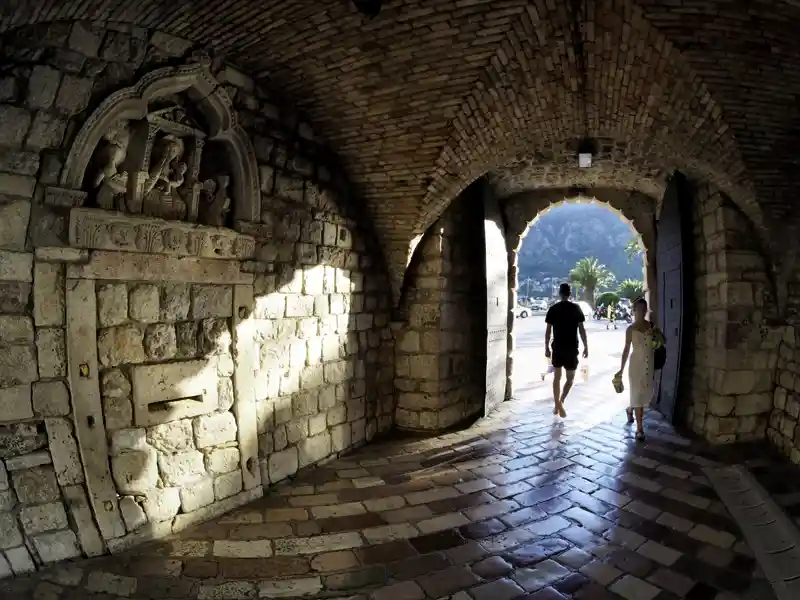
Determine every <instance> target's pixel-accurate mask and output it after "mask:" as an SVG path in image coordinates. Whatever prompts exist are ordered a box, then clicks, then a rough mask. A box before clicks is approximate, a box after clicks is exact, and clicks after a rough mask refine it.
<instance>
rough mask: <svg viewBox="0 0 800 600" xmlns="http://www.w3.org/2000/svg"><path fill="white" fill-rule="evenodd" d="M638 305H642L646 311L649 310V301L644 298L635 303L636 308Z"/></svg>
mask: <svg viewBox="0 0 800 600" xmlns="http://www.w3.org/2000/svg"><path fill="white" fill-rule="evenodd" d="M637 304H641V305H642V306H643V307H644V309H645V310H647V300H645V299H644V298H637V299H636V300H634V301H633V307H634V308H636V305H637Z"/></svg>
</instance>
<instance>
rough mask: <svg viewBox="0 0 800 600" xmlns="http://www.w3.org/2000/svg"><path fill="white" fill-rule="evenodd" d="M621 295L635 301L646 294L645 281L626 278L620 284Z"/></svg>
mask: <svg viewBox="0 0 800 600" xmlns="http://www.w3.org/2000/svg"><path fill="white" fill-rule="evenodd" d="M619 295H620V296H622V297H623V298H627V299H628V300H630V301H631V302H633V301H634V300H636V299H637V298H641V297H642V296H644V283H642V282H641V281H637V280H635V279H626V280H625V281H623V282H622V283H620V284H619Z"/></svg>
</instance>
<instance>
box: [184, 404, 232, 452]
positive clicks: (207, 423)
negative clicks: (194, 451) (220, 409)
mask: <svg viewBox="0 0 800 600" xmlns="http://www.w3.org/2000/svg"><path fill="white" fill-rule="evenodd" d="M194 435H195V441H196V443H197V447H198V448H207V447H208V446H215V445H217V444H224V443H225V442H232V441H234V440H235V439H236V421H235V420H234V418H233V414H231V413H229V412H225V413H217V414H214V415H208V416H202V417H197V418H196V419H195V420H194Z"/></svg>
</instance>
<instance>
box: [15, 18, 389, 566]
mask: <svg viewBox="0 0 800 600" xmlns="http://www.w3.org/2000/svg"><path fill="white" fill-rule="evenodd" d="M2 42H3V50H4V57H5V58H6V59H7V60H8V61H10V63H13V64H14V65H15V66H14V68H13V69H7V70H3V71H2V72H3V73H4V75H3V76H2V77H0V577H5V576H9V575H12V574H20V573H24V572H27V571H30V570H33V569H35V568H37V567H38V566H40V565H46V564H49V563H53V562H57V561H60V560H64V559H69V558H74V557H79V556H96V555H100V554H104V553H107V552H118V551H120V550H123V549H125V548H128V547H130V546H131V545H133V544H136V543H139V542H141V541H144V540H148V539H152V538H155V537H160V536H164V535H167V534H170V533H172V532H175V531H178V530H181V529H183V528H185V527H187V526H189V525H192V524H194V523H197V522H200V521H202V520H205V519H208V518H210V517H212V516H214V515H216V514H220V513H222V512H225V511H228V510H231V509H233V508H234V507H236V506H238V505H240V504H242V503H245V502H248V501H250V500H252V499H254V498H256V497H258V496H260V495H261V494H262V493H263V490H264V488H265V487H266V486H268V485H270V484H273V483H276V482H278V481H280V480H282V479H285V478H286V477H290V476H292V475H294V474H295V473H296V472H297V470H298V469H300V468H303V467H305V466H308V465H311V464H314V463H316V462H319V461H324V460H326V459H328V458H330V457H333V456H336V455H337V454H339V453H341V452H345V451H347V450H348V449H350V448H352V447H354V446H357V445H359V444H362V443H365V442H366V441H368V440H369V439H372V438H373V437H374V436H375V435H377V434H378V433H380V432H383V431H386V430H387V429H389V428H390V427H391V426H392V425H393V416H394V383H393V379H394V340H393V338H392V335H391V333H390V330H389V327H388V310H389V296H388V285H387V278H386V271H385V266H384V265H383V263H382V261H381V258H380V255H379V253H377V252H376V251H375V244H374V241H373V238H372V234H371V231H370V229H369V227H368V225H365V220H364V217H363V215H362V214H361V213H360V211H359V210H358V204H357V202H356V201H355V200H354V199H353V198H352V197H351V195H350V192H349V189H350V188H349V184H348V182H347V180H346V178H345V177H344V175H343V173H342V172H341V169H340V168H339V167H338V165H337V162H336V158H335V156H332V155H331V153H330V152H329V151H328V150H326V148H325V145H324V143H323V142H322V141H321V140H319V139H318V138H317V137H316V136H315V134H314V132H313V130H312V129H311V127H310V126H309V125H308V123H306V122H304V121H303V120H302V119H301V118H300V116H299V114H298V113H297V111H296V110H295V109H294V108H293V107H291V106H286V105H285V104H284V103H282V101H281V100H280V98H279V97H277V96H275V95H274V94H273V93H272V92H271V91H269V90H264V89H262V88H261V87H260V86H258V85H256V84H255V83H254V82H253V80H252V79H250V78H249V77H247V76H246V75H245V74H243V73H242V72H240V71H239V70H237V69H235V68H234V67H232V66H231V65H228V64H226V63H225V62H224V61H222V60H219V59H210V58H208V57H202V56H200V57H198V56H196V55H192V54H191V53H190V49H189V44H188V43H187V42H185V41H183V40H180V39H178V38H174V37H171V36H168V35H165V34H162V33H160V32H157V31H149V30H145V29H141V28H131V27H130V26H128V25H124V24H114V23H107V24H102V25H100V24H96V23H95V24H89V23H82V22H80V23H78V22H76V23H67V22H60V23H53V24H48V25H45V26H38V27H35V28H28V29H20V30H17V31H15V32H13V33H12V34H9V35H7V36H6V38H4V39H3V40H2ZM159 68H161V69H162V70H161V71H158V70H157V69H159ZM153 81H169V82H170V85H169V86H162V88H159V87H158V86H156V87H155V88H152V87H151V88H148V87H147V86H148V85H149V84H150V83H152V82H153ZM170 86H171V87H170ZM166 88H169V89H179V90H180V89H186V90H187V91H185V92H176V93H174V94H172V95H169V96H166V97H158V96H157V94H158V93H160V92H159V91H158V90H161V89H166ZM153 90H155V91H153ZM115 94H116V95H115ZM130 98H134V99H136V100H135V105H132V104H131V103H130V101H129V99H130ZM120 100H124V101H126V102H128V104H125V105H124V106H127V107H128V108H127V109H126V110H127V111H128V112H126V113H124V114H125V115H127V116H126V118H130V119H132V121H133V122H135V123H138V124H139V125H136V126H135V127H134V128H133V130H134V133H133V134H132V136H131V142H130V144H129V145H128V146H127V151H128V153H127V155H124V153H123V154H119V155H116V156H117V158H118V159H119V160H116V159H114V156H115V155H114V154H113V152H116V150H114V148H117V149H119V148H120V147H121V146H124V145H125V144H124V143H122V142H120V141H119V138H117V137H114V136H112V134H111V133H113V131H116V132H117V134H118V133H119V129H118V128H116V125H117V124H118V123H117V120H115V119H116V117H114V118H112V117H113V115H115V114H119V113H118V112H117V113H115V110H117V107H118V105H119V104H120V103H119V101H120ZM132 106H134V108H131V107H132ZM176 107H177V110H176ZM195 118H196V120H192V119H195ZM137 119H138V120H137ZM143 124H147V127H149V128H150V134H149V135H151V134H152V133H153V132H154V131H156V130H160V128H164V127H166V128H167V131H171V132H173V133H172V134H171V135H173V137H174V136H184V137H183V138H181V140H182V141H181V142H180V143H179V144H177V143H175V142H174V139H173V142H172V145H166V146H164V147H165V148H167V149H170V151H172V150H176V154H175V155H172V156H170V157H168V158H166V159H165V161H166V163H165V164H168V165H170V167H169V169H165V170H163V171H161V172H160V173H159V172H157V169H158V168H161V167H157V166H155V165H157V164H159V163H158V160H161V159H162V158H163V157H164V156H166V154H165V153H164V152H162V154H159V153H158V147H157V146H155V145H154V146H153V152H152V156H151V155H146V157H147V158H148V159H150V158H152V162H151V171H149V172H148V171H146V170H144V171H135V165H134V162H133V159H132V158H131V156H132V155H133V154H135V151H136V148H137V144H138V143H139V142H142V141H143V140H144V139H145V138H144V137H137V136H138V135H139V133H137V132H140V133H143V132H146V131H147V127H144V128H142V127H141V126H140V125H143ZM136 127H139V128H138V129H136ZM115 128H116V129H115ZM198 131H199V133H198ZM147 139H148V140H149V139H151V138H150V137H148V138H147ZM168 139H170V138H168ZM196 139H197V140H201V141H200V142H195V141H194V140H196ZM98 140H99V141H98ZM106 142H113V143H111V144H110V145H108V146H103V148H108V152H111V154H104V155H101V154H99V150H96V149H95V146H94V145H97V148H98V149H99V148H100V147H101V146H100V145H101V144H103V143H106ZM113 144H117V146H114V145H113ZM203 148H205V150H204V152H206V156H213V158H214V160H213V161H209V162H211V163H212V164H211V165H208V164H207V163H206V162H202V164H198V163H201V161H200V160H199V158H198V157H199V156H200V151H201V150H203ZM178 149H180V150H182V151H183V150H185V151H186V154H184V155H183V156H184V157H185V160H186V161H187V163H188V164H189V165H191V168H187V166H185V165H184V166H183V167H181V164H180V163H178V162H169V161H170V160H174V161H178V160H179V159H181V160H184V158H181V157H180V156H179V153H178V152H177V150H178ZM112 150H113V152H112ZM212 150H213V151H214V152H216V154H213V155H211V154H210V153H211V152H212ZM93 151H94V154H92V152H93ZM123 155H124V156H123ZM109 157H110V158H109ZM99 158H104V159H107V160H108V162H107V163H104V164H103V165H95V161H96V160H98V159H99ZM195 158H197V160H196V161H194V159H195ZM114 160H116V162H114ZM192 161H194V162H192ZM113 165H115V167H114V168H111V167H112V166H113ZM98 166H103V169H105V170H103V172H104V173H105V178H106V181H107V183H108V184H109V185H108V186H105V184H101V183H98V184H97V186H95V184H94V183H93V181H96V180H94V179H93V177H95V175H94V173H96V172H97V171H96V170H95V171H92V169H96V167H98ZM214 167H218V168H220V169H221V170H222V173H216V174H215V175H213V176H210V177H212V179H208V180H204V179H202V178H203V177H204V176H203V173H204V172H209V171H207V170H206V169H209V168H211V171H210V172H212V173H213V172H214V171H213V168H214ZM181 168H182V170H181ZM84 169H85V171H84ZM153 169H156V170H153ZM204 170H206V171H204ZM123 171H124V174H122V173H123ZM129 172H130V173H133V174H134V176H136V177H140V179H139V181H140V183H141V185H143V186H144V188H146V189H149V190H151V192H152V193H151V192H148V193H146V194H144V207H143V208H142V205H141V204H140V205H139V212H136V211H135V210H133V212H136V214H132V212H131V211H132V209H135V208H136V204H135V203H133V204H131V202H132V200H133V199H134V198H135V197H136V196H135V194H136V193H137V192H136V190H139V189H143V188H138V187H137V188H132V187H131V186H128V185H124V184H125V181H126V180H125V179H124V178H125V177H128V178H130V177H131V175H130V173H129ZM90 173H91V174H92V175H91V176H90ZM156 174H158V177H157V176H156ZM159 177H160V179H159ZM182 177H183V178H182ZM193 178H194V179H193ZM209 181H211V182H212V183H209ZM148 186H149V187H148ZM98 189H99V190H100V191H98ZM173 189H177V190H179V192H175V193H173V194H172V195H171V194H170V190H173ZM131 190H133V191H131ZM104 191H110V192H109V193H110V194H111V196H105V197H104V196H103V195H102V192H104ZM109 197H111V198H112V199H111V200H110V201H109ZM198 197H199V209H198V208H197V205H196V204H195V205H194V207H195V213H194V214H192V206H193V204H192V202H196V201H197V200H198ZM107 202H111V203H112V204H108V203H107ZM126 203H127V204H126Z"/></svg>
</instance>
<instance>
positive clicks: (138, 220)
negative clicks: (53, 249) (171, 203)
mask: <svg viewBox="0 0 800 600" xmlns="http://www.w3.org/2000/svg"><path fill="white" fill-rule="evenodd" d="M69 242H70V245H72V246H75V247H78V248H93V249H97V250H121V251H125V252H144V253H150V254H169V255H173V256H196V257H201V258H220V259H239V260H245V259H248V258H252V257H253V256H254V255H255V249H256V244H255V240H254V239H253V238H252V237H250V236H247V235H242V234H239V233H236V232H235V231H232V230H230V229H222V228H215V227H202V226H199V225H192V224H188V223H176V222H175V221H163V220H161V219H147V218H142V217H130V216H128V215H125V214H122V213H119V212H109V211H105V210H99V209H91V208H76V209H73V210H72V211H70V222H69Z"/></svg>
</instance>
